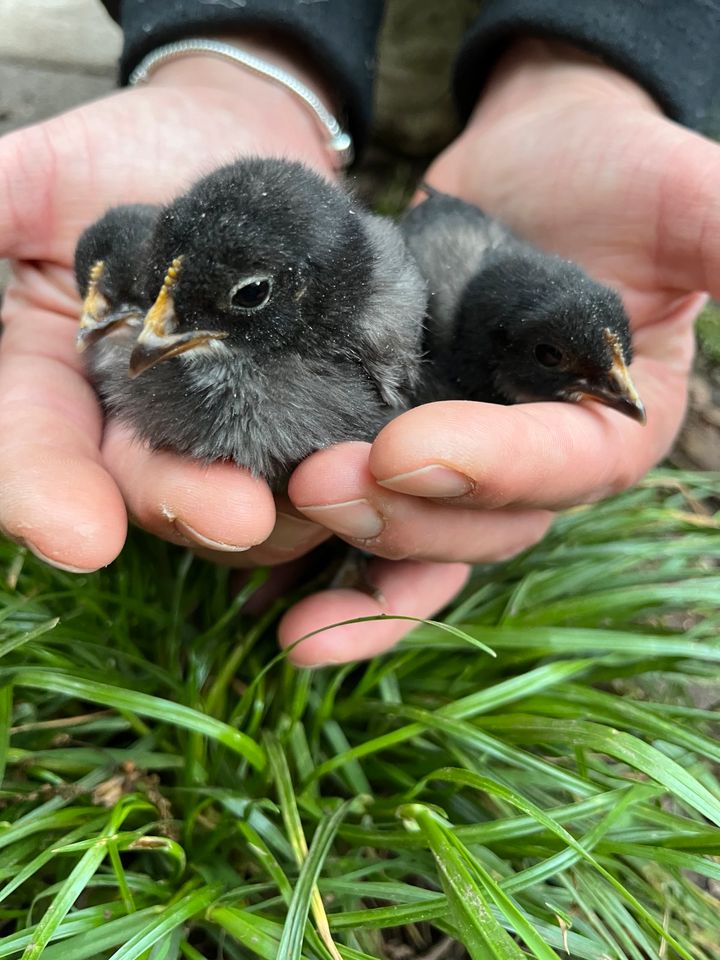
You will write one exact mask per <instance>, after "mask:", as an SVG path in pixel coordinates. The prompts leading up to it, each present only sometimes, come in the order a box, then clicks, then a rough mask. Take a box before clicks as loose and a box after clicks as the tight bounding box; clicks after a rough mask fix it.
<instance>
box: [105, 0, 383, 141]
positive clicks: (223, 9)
mask: <svg viewBox="0 0 720 960" xmlns="http://www.w3.org/2000/svg"><path fill="white" fill-rule="evenodd" d="M103 2H104V4H105V7H106V8H107V10H108V12H109V13H110V15H111V16H112V17H113V18H114V19H115V20H117V22H118V23H119V24H120V25H121V26H122V28H123V34H124V37H125V42H124V46H123V52H122V57H121V60H120V80H121V83H126V82H127V78H128V76H129V74H130V72H131V70H132V69H133V67H135V66H136V65H137V64H138V63H139V62H140V60H142V58H143V57H144V56H145V55H146V54H148V53H150V51H151V50H154V49H156V48H157V47H161V46H163V44H166V43H171V42H172V41H173V40H182V39H185V38H188V37H197V36H214V35H217V34H218V33H232V32H233V31H242V30H247V29H257V28H261V29H267V30H272V31H276V32H277V33H279V34H282V35H284V36H286V37H289V38H291V39H292V40H293V41H295V42H296V43H297V44H298V46H299V47H300V48H301V49H302V50H303V51H304V52H305V53H306V54H308V55H309V56H310V57H311V58H312V60H313V62H314V63H315V64H317V67H318V69H319V70H320V71H321V72H323V73H325V75H326V76H327V78H328V80H329V82H330V84H331V86H332V89H333V90H334V91H335V92H336V93H337V95H338V100H339V101H340V102H341V103H342V105H343V108H344V110H345V113H346V120H347V123H348V125H349V127H350V130H351V132H352V134H353V137H354V139H355V142H356V145H358V144H360V145H361V144H362V142H363V141H364V140H365V138H366V136H367V131H368V128H369V126H370V116H371V112H372V88H373V76H374V65H375V47H376V43H377V34H378V30H379V28H380V20H381V17H382V8H383V0H361V2H360V0H323V2H321V3H317V2H308V0H204V2H203V0H173V2H170V0H103Z"/></svg>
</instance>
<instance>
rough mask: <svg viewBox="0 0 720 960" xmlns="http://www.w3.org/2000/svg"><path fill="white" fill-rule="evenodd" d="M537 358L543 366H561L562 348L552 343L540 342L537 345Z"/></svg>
mask: <svg viewBox="0 0 720 960" xmlns="http://www.w3.org/2000/svg"><path fill="white" fill-rule="evenodd" d="M535 359H536V360H537V362H538V363H541V364H542V365H543V367H559V366H560V364H561V363H562V362H563V354H562V350H558V348H557V347H554V346H553V345H552V344H551V343H539V344H538V345H537V346H536V347H535Z"/></svg>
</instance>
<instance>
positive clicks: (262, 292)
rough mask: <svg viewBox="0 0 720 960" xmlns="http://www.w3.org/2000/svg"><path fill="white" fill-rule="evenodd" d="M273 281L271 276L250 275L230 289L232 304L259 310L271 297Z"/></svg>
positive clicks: (246, 308) (245, 308) (243, 308)
mask: <svg viewBox="0 0 720 960" xmlns="http://www.w3.org/2000/svg"><path fill="white" fill-rule="evenodd" d="M271 290H272V283H271V282H270V278H269V277H250V278H249V279H245V280H241V281H240V282H239V283H236V284H235V286H234V287H233V288H232V290H231V291H230V306H232V307H240V308H241V309H242V310H259V309H260V307H264V306H265V304H266V303H267V302H268V300H269V299H270V292H271Z"/></svg>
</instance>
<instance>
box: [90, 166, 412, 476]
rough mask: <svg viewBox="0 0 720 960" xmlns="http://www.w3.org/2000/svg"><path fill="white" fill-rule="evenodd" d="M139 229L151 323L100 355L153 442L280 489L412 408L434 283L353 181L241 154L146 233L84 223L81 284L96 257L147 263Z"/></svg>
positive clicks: (116, 393)
mask: <svg viewBox="0 0 720 960" xmlns="http://www.w3.org/2000/svg"><path fill="white" fill-rule="evenodd" d="M108 216H115V217H116V218H119V219H118V222H121V223H126V222H127V221H128V219H130V220H132V217H133V214H132V212H131V211H130V210H128V209H127V208H126V212H125V213H123V212H122V208H121V210H120V211H116V212H115V213H114V214H109V215H108ZM143 219H149V218H144V217H143ZM92 229H93V228H91V230H92ZM141 234H142V240H141V243H140V255H139V258H140V259H141V260H142V261H143V264H144V266H143V268H142V270H141V271H140V276H139V277H138V278H137V281H136V283H135V285H134V287H133V290H134V292H135V296H136V299H137V300H138V301H140V302H141V303H142V306H143V307H144V309H145V311H147V310H148V308H149V307H150V305H151V304H152V301H153V300H155V301H156V302H155V305H154V306H153V307H152V309H151V310H150V311H149V312H148V313H147V316H146V323H145V329H144V330H143V332H142V333H141V334H140V337H139V339H138V333H139V330H137V329H135V330H134V331H133V334H132V335H131V336H128V335H125V336H120V335H117V334H115V335H113V336H107V337H99V338H97V339H95V340H93V342H92V343H91V344H90V346H89V348H88V350H87V356H88V361H89V364H88V366H89V371H90V375H91V378H92V380H93V382H94V384H95V387H96V389H97V391H98V394H99V396H100V397H101V399H102V401H103V404H104V406H105V408H106V410H107V413H108V415H109V416H111V417H116V418H118V419H120V420H121V421H123V422H124V423H127V424H128V425H129V426H130V427H131V428H132V430H133V431H134V433H135V434H136V435H137V436H138V437H140V438H141V439H143V440H145V441H146V442H147V443H149V444H150V445H151V446H152V447H158V448H169V449H172V450H175V451H177V452H178V453H182V454H187V455H189V456H192V457H196V458H199V459H201V460H205V461H212V460H218V459H230V460H233V461H235V462H236V463H238V464H240V465H242V466H245V467H247V468H248V469H250V470H251V471H252V472H253V473H255V474H257V475H260V476H263V477H265V478H266V479H267V480H268V481H269V482H270V484H271V485H272V486H273V487H274V488H275V489H280V488H282V487H283V485H284V484H285V483H286V480H287V477H288V475H289V473H290V471H291V470H292V469H293V468H294V467H295V466H296V465H297V463H299V462H300V461H301V460H302V459H303V458H304V457H306V456H307V455H309V454H310V453H312V452H313V451H314V450H317V449H319V448H322V447H326V446H329V445H330V444H334V443H338V442H341V441H344V440H350V439H359V440H370V439H372V438H373V437H374V436H375V435H376V434H377V432H378V430H379V429H380V428H381V427H382V426H383V425H384V424H385V423H386V422H387V421H388V419H390V418H391V417H392V416H394V415H395V414H396V413H398V412H399V411H400V410H402V409H405V408H406V407H407V406H409V405H410V403H411V398H412V396H413V394H414V391H415V390H416V386H417V381H418V377H419V371H420V357H421V349H422V345H421V340H422V320H423V315H424V309H425V300H426V292H425V284H424V281H423V280H422V278H421V276H420V273H419V271H418V269H417V267H416V265H415V263H414V261H413V260H412V258H411V257H410V256H409V255H408V253H407V251H406V249H405V245H404V242H403V239H402V235H401V233H400V231H399V230H398V228H397V227H396V226H395V225H394V224H392V223H390V222H389V221H387V220H384V219H382V218H379V217H376V216H374V215H372V214H370V213H368V212H367V211H365V210H364V209H363V208H362V207H361V206H360V205H359V204H358V203H357V202H356V201H355V199H354V198H352V197H351V196H349V195H348V194H347V193H346V192H345V191H344V190H342V189H341V188H340V187H338V186H335V185H333V184H330V183H328V182H327V181H326V180H324V179H323V178H322V177H320V176H319V175H317V174H315V173H313V172H311V171H310V170H308V169H307V168H305V167H304V166H302V165H301V164H298V163H290V162H287V161H282V160H266V159H247V160H241V161H238V162H237V163H234V164H230V165H229V166H227V167H224V168H222V169H220V170H218V171H215V172H214V173H213V174H211V175H210V176H208V177H205V178H204V179H203V180H200V181H199V182H198V183H197V184H195V185H194V186H193V187H192V188H191V189H190V190H189V191H188V192H187V193H186V194H184V195H183V196H181V197H179V198H178V199H177V200H175V201H174V202H173V203H171V204H169V205H168V206H166V207H164V208H162V209H161V210H159V211H158V212H157V213H156V215H155V218H154V222H153V224H152V230H151V231H150V232H149V234H147V235H146V233H145V232H144V231H143V229H142V228H140V227H138V229H137V230H136V231H135V233H134V234H133V231H128V230H126V229H124V230H120V231H118V233H117V243H115V244H113V245H111V248H110V249H109V250H105V249H103V250H100V246H102V244H100V243H95V245H94V244H93V238H92V235H90V234H86V235H85V237H83V238H82V239H81V241H80V244H79V246H78V276H79V283H80V287H81V289H83V280H84V278H85V277H86V276H87V271H88V269H89V268H88V264H91V263H94V262H96V261H97V260H103V259H104V260H105V261H106V262H107V264H108V265H109V266H108V267H107V270H106V273H107V274H108V276H109V275H111V274H112V273H114V272H115V271H114V269H113V268H114V264H116V263H120V262H122V261H123V260H125V262H128V258H129V259H132V260H133V261H135V256H136V254H135V249H136V248H135V246H134V240H135V239H137V238H138V237H139V236H140V235H141ZM95 236H96V238H98V237H99V238H100V239H101V240H103V241H104V237H105V233H104V232H103V231H102V230H100V231H98V230H96V231H95ZM171 264H174V266H172V267H171V266H170V265H171ZM158 292H160V296H158ZM148 294H150V295H148ZM156 298H157V299H156ZM158 331H159V332H158ZM173 343H177V348H176V349H172V344H173ZM130 367H132V369H133V371H134V372H135V373H137V375H136V376H133V377H131V376H129V375H128V370H129V368H130Z"/></svg>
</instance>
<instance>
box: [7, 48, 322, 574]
mask: <svg viewBox="0 0 720 960" xmlns="http://www.w3.org/2000/svg"><path fill="white" fill-rule="evenodd" d="M248 45H249V44H248V43H244V46H248ZM254 46H255V49H256V50H258V52H259V53H260V55H261V56H265V57H268V52H267V51H265V50H264V49H259V48H258V45H257V44H255V45H254ZM271 58H273V59H275V62H279V63H280V65H284V63H283V59H282V56H278V55H274V56H273V55H272V54H271ZM291 69H293V71H294V72H295V73H296V74H297V73H298V70H297V67H296V65H292V67H291ZM303 80H304V81H305V82H306V83H308V84H309V85H314V86H315V88H316V90H318V87H317V84H314V78H312V77H308V76H303ZM318 92H320V91H319V90H318ZM268 117H272V122H269V121H268ZM243 153H254V154H261V153H262V154H265V155H280V156H290V157H292V158H296V159H300V160H302V161H304V162H305V163H306V164H308V165H309V166H312V167H314V168H315V169H317V170H318V171H320V172H322V173H325V174H326V175H328V176H330V175H331V174H332V171H331V169H330V161H329V157H328V152H327V150H326V148H325V145H324V141H323V137H322V132H321V131H320V130H319V129H318V127H317V125H316V123H315V121H314V120H313V118H312V116H311V115H310V114H309V113H308V111H307V110H306V108H305V107H303V106H302V105H301V104H299V103H298V101H297V100H296V99H295V98H294V97H293V96H292V95H291V94H290V93H289V92H287V91H285V90H284V89H283V88H281V87H279V86H278V85H276V84H273V83H272V82H270V81H268V80H266V79H264V78H261V77H257V76H255V75H253V74H251V73H249V72H247V71H245V70H242V69H241V68H239V67H237V66H236V65H234V64H228V63H225V62H222V61H218V60H215V59H212V58H208V57H206V56H198V57H193V58H189V57H188V58H186V59H183V60H179V61H176V62H174V63H169V64H167V65H166V66H164V67H162V68H161V69H158V70H157V72H156V73H155V74H154V75H153V78H152V81H151V83H150V84H149V85H148V86H146V87H142V88H137V89H131V90H126V91H123V92H121V93H117V94H114V95H112V96H110V97H108V98H107V99H104V100H100V101H98V102H95V103H91V104H88V105H86V106H83V107H81V108H80V109H77V110H74V111H72V112H70V113H67V114H65V115H64V116H61V117H58V118H56V119H53V120H51V121H49V122H47V123H43V124H40V125H38V126H35V127H31V128H28V129H25V130H20V131H18V132H15V133H13V134H11V135H8V136H6V137H4V138H3V139H2V141H0V256H6V257H11V258H13V260H14V263H13V279H12V281H11V283H10V286H9V288H8V290H7V293H6V296H5V300H4V304H3V323H4V332H3V336H2V340H1V341H0V438H2V439H1V440H0V443H1V444H2V450H1V451H0V527H1V528H2V529H3V530H4V531H5V532H6V533H7V534H8V535H9V536H11V537H13V538H14V539H16V540H18V541H22V542H24V543H26V544H27V546H28V547H29V548H30V549H31V550H32V551H33V552H34V553H36V554H38V555H39V556H40V557H42V558H43V559H46V560H47V561H48V562H50V563H52V564H54V565H55V566H58V567H61V568H63V569H67V570H71V571H78V572H82V571H89V570H94V569H96V568H98V567H100V566H102V565H104V564H107V563H109V562H110V561H111V560H113V559H114V558H115V556H116V555H117V553H118V552H119V550H120V548H121V546H122V544H123V542H124V539H125V534H126V526H127V513H129V514H130V515H131V516H132V517H134V518H135V519H136V520H137V522H138V523H140V524H141V525H142V526H144V527H145V528H146V529H148V530H150V531H152V532H153V533H155V534H157V535H158V536H162V537H164V538H165V539H168V540H171V541H173V542H176V543H184V544H186V545H187V544H189V545H191V546H194V547H198V546H199V547H201V548H202V549H203V550H204V551H205V552H206V553H208V552H209V553H210V555H212V556H215V557H221V558H223V559H225V560H228V559H229V558H232V559H237V558H238V555H241V557H242V561H243V562H245V563H247V564H255V565H256V564H258V563H265V562H277V561H278V560H283V559H285V558H286V557H289V556H294V555H295V553H297V551H298V550H299V549H301V547H309V546H312V545H314V544H316V543H318V542H320V541H321V540H322V539H324V538H325V537H326V536H328V534H327V532H325V531H323V530H320V529H319V528H317V527H315V526H314V525H311V524H309V523H307V522H306V521H300V520H297V519H296V518H295V517H293V516H291V514H292V513H293V511H292V508H289V506H288V507H287V510H288V513H287V515H278V517H277V518H276V511H275V505H274V503H273V498H272V496H271V494H270V491H269V489H268V487H267V485H266V484H265V483H263V482H262V481H259V480H256V479H253V478H252V477H251V476H250V475H249V474H248V473H247V472H246V471H243V470H239V469H237V468H235V467H232V466H230V465H227V464H212V465H210V466H209V467H203V466H201V465H200V464H198V463H195V462H192V461H189V460H186V459H182V458H180V457H178V456H175V455H173V454H170V453H166V452H151V451H149V450H147V449H146V448H145V447H143V446H142V445H140V444H138V443H134V442H132V441H131V439H130V437H129V436H128V434H127V431H125V430H123V429H121V428H120V427H119V426H118V425H117V424H112V423H111V424H110V425H109V427H108V429H107V431H106V432H105V434H104V435H103V424H102V417H101V412H100V409H99V407H98V404H97V402H96V399H95V396H94V394H93V391H92V389H91V388H90V386H89V384H88V382H87V380H86V379H85V377H84V374H83V365H82V362H81V358H79V357H78V355H77V353H76V350H75V334H76V332H77V321H78V317H79V299H78V295H77V293H76V290H75V283H74V279H73V273H72V263H73V254H74V248H75V243H76V241H77V238H78V236H79V235H80V233H81V232H82V231H83V230H84V229H85V227H86V226H87V225H88V224H89V223H90V222H92V221H93V220H94V219H96V218H97V217H98V216H99V215H100V214H101V213H103V212H104V211H105V209H106V208H108V207H110V206H113V205H115V204H118V203H128V202H134V201H136V202H142V201H146V202H164V201H166V200H169V199H170V198H171V197H172V196H174V195H175V194H177V193H178V192H180V191H181V190H183V189H185V188H186V187H187V186H188V184H189V183H190V182H191V181H192V180H194V179H196V178H197V176H198V175H199V174H203V173H207V172H209V171H210V170H211V169H213V168H214V167H216V166H218V165H219V164H221V163H224V162H226V161H228V160H231V159H234V158H236V157H237V156H238V155H240V154H243ZM268 538H269V539H268ZM261 543H262V544H263V545H262V547H259V548H257V549H256V550H255V551H252V550H250V551H248V552H244V551H247V550H248V548H249V547H252V546H253V545H255V544H261Z"/></svg>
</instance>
